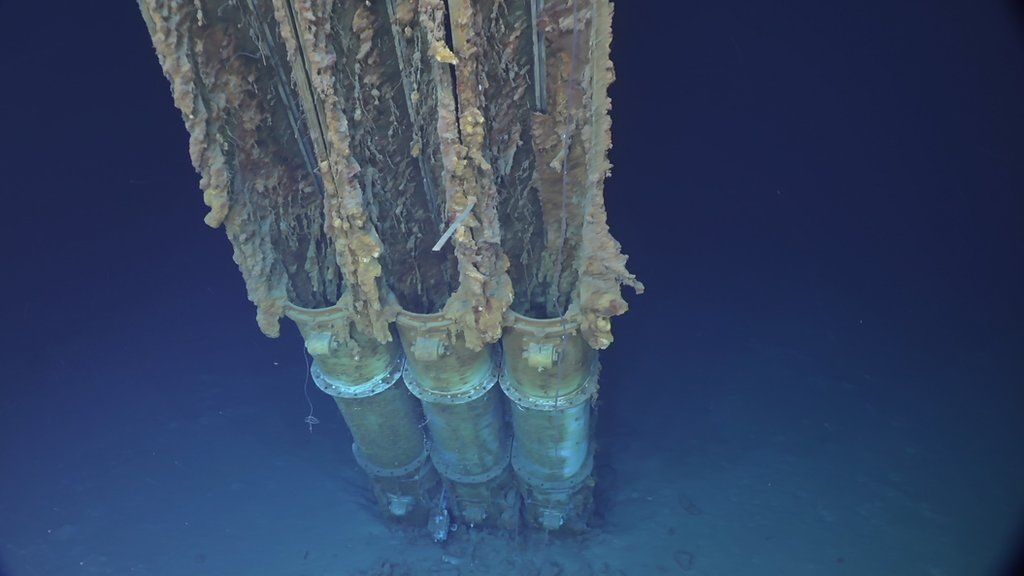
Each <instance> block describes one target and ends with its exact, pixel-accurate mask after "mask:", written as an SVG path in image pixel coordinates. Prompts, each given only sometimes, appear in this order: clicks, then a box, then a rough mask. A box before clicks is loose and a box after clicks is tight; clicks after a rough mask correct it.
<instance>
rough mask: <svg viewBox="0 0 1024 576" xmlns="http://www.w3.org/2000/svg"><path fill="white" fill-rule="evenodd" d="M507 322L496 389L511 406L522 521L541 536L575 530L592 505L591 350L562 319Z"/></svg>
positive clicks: (594, 383) (594, 365)
mask: <svg viewBox="0 0 1024 576" xmlns="http://www.w3.org/2000/svg"><path fill="white" fill-rule="evenodd" d="M510 316H511V321H510V322H509V323H508V327H507V328H506V329H505V333H504V336H503V337H502V349H503V352H504V370H503V372H502V374H501V388H502V390H504V391H505V394H506V395H507V396H508V397H509V399H510V400H511V401H512V410H511V412H512V427H513V429H514V431H515V440H514V442H513V446H512V467H513V469H514V470H515V472H516V476H517V477H518V478H519V481H520V483H521V484H522V489H523V492H524V495H525V497H526V498H525V499H526V516H527V519H528V521H530V522H531V523H533V524H535V525H539V526H541V527H542V528H544V529H545V530H555V529H558V528H561V527H562V526H569V527H571V528H574V529H578V528H582V527H584V526H585V525H586V521H587V518H588V516H589V514H590V509H591V501H592V498H591V490H590V489H591V488H592V484H593V482H592V481H591V480H590V474H591V470H592V467H593V450H592V444H591V428H592V426H591V402H592V400H593V397H594V395H595V394H596V392H597V373H598V368H599V364H598V359H597V351H595V350H593V349H592V348H590V347H589V346H588V345H587V343H586V342H585V341H584V340H583V338H582V337H581V336H580V334H579V327H578V325H576V324H574V323H571V322H569V321H567V320H565V319H563V318H553V319H533V318H527V317H525V316H521V315H518V314H514V313H511V314H510Z"/></svg>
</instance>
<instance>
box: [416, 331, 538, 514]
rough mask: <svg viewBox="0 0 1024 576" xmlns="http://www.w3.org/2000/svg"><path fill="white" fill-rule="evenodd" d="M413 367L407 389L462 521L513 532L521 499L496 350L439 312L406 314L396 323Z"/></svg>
mask: <svg viewBox="0 0 1024 576" xmlns="http://www.w3.org/2000/svg"><path fill="white" fill-rule="evenodd" d="M396 325H397V326H398V332H399V335H400V337H401V341H402V347H403V348H404V349H405V352H406V356H407V363H406V367H405V372H404V379H405V384H406V386H407V387H408V388H409V391H410V392H412V394H413V395H415V396H416V397H417V398H419V399H420V400H421V401H422V402H423V412H424V413H425V414H426V417H427V428H428V429H429V431H430V436H431V438H432V447H431V453H430V458H431V460H432V461H433V463H434V467H435V468H436V469H437V471H438V473H440V475H441V476H442V477H443V478H444V479H445V481H446V483H447V484H448V486H449V490H450V494H451V495H452V500H451V501H452V505H453V512H454V513H455V516H456V518H458V519H459V520H460V521H462V522H464V523H467V524H470V525H480V524H487V525H492V526H500V527H503V528H507V529H514V528H515V527H516V525H517V523H518V520H519V497H518V493H517V492H516V489H515V485H514V482H513V481H512V476H511V472H510V470H509V466H508V464H509V453H510V450H511V443H512V441H511V434H510V433H509V430H508V426H507V425H506V423H505V418H504V414H503V410H502V404H503V400H502V397H501V392H500V391H499V390H498V387H497V386H495V384H496V383H497V381H498V365H499V355H498V354H497V353H496V352H495V350H494V347H493V346H484V347H483V348H481V349H479V350H472V349H470V348H468V347H467V346H466V343H465V340H464V339H463V338H461V337H459V336H457V335H455V334H454V330H453V329H452V328H453V326H452V322H451V321H450V320H446V319H445V318H444V317H443V316H442V315H441V314H414V313H411V312H405V311H402V312H400V313H399V314H398V318H397V321H396Z"/></svg>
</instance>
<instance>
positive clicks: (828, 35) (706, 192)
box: [0, 0, 1024, 576]
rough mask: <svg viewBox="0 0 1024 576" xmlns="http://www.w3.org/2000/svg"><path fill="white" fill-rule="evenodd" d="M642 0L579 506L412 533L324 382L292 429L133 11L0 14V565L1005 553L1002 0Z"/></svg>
mask: <svg viewBox="0 0 1024 576" xmlns="http://www.w3.org/2000/svg"><path fill="white" fill-rule="evenodd" d="M648 4H651V5H648ZM652 6H653V4H652V3H643V4H642V3H630V2H625V1H624V0H620V2H618V3H617V12H618V13H617V18H616V24H615V34H616V36H615V42H614V46H613V47H614V52H613V57H614V58H615V61H616V66H617V73H618V81H617V83H616V84H615V85H614V86H613V92H612V96H613V98H614V106H615V108H614V123H615V128H614V142H615V144H614V150H613V153H612V159H613V162H614V164H615V169H614V174H613V177H612V179H611V180H609V182H608V185H607V201H608V205H609V213H610V221H611V225H612V231H613V233H614V234H615V235H616V236H617V237H618V239H619V240H620V241H621V242H622V244H623V246H624V250H625V251H626V252H627V253H629V254H630V255H631V259H630V265H631V269H632V271H633V272H635V273H636V274H637V275H638V276H639V277H640V278H641V279H642V280H643V281H644V282H645V283H646V285H647V293H646V294H644V295H643V296H639V297H631V298H629V300H630V302H631V306H632V309H631V311H630V312H629V313H628V314H627V315H625V316H624V317H622V318H620V319H617V320H616V321H615V335H616V342H615V343H614V344H613V346H612V347H611V348H610V349H609V350H608V351H607V352H606V353H604V354H603V355H602V359H603V366H604V369H603V372H602V389H601V396H600V398H601V403H600V406H599V423H598V445H599V453H598V458H599V469H598V474H599V476H598V477H599V481H600V482H601V484H600V485H601V489H600V492H599V504H600V508H599V510H598V514H597V517H596V518H595V522H596V523H597V525H598V526H597V528H596V529H595V530H594V531H593V533H592V534H591V535H589V536H588V537H586V538H583V539H579V540H573V541H559V540H557V539H555V540H551V541H540V540H539V539H534V540H532V541H528V542H520V543H504V544H503V543H501V542H495V541H489V540H486V539H483V540H481V541H479V542H478V541H470V539H469V536H468V535H464V536H463V537H460V538H459V539H456V541H454V542H452V543H450V544H449V547H448V548H442V547H439V546H438V545H435V544H432V543H430V542H429V541H428V539H426V538H422V539H417V538H415V537H413V536H411V535H409V534H406V533H401V532H396V531H394V530H391V529H390V528H389V527H388V525H387V524H386V523H384V522H382V521H381V520H380V519H379V518H378V516H377V514H376V512H375V511H374V510H373V509H372V505H369V504H368V503H367V490H366V481H365V480H364V478H363V476H362V473H361V472H360V471H359V469H358V468H357V466H356V465H355V463H354V461H353V458H352V455H351V452H350V451H349V446H350V444H351V438H350V436H348V432H347V431H346V430H345V428H344V425H343V423H342V422H341V419H340V417H339V416H338V414H337V411H336V410H335V409H334V407H333V406H332V404H331V402H330V400H329V399H328V398H327V397H326V396H324V395H322V394H319V393H316V394H314V395H313V400H314V408H315V410H316V414H317V416H318V417H319V419H320V421H321V424H319V425H318V426H316V427H315V428H314V430H313V432H312V433H310V432H309V430H308V429H307V426H306V424H305V423H304V421H303V418H304V417H305V416H306V415H307V407H306V400H305V398H304V396H303V391H302V385H303V371H304V364H303V358H302V356H301V355H302V345H301V341H300V339H299V337H298V334H297V332H296V331H295V330H294V328H293V327H291V326H290V325H289V326H287V327H286V329H285V330H284V332H283V334H282V337H281V338H280V339H278V340H268V339H266V338H264V337H263V336H262V335H260V333H259V332H258V330H257V327H256V324H255V322H254V310H253V309H252V307H251V306H250V305H249V303H248V302H247V300H246V299H245V295H244V289H243V286H242V281H241V277H240V275H239V274H238V272H237V269H236V268H235V267H234V265H233V263H232V262H231V252H230V247H229V245H228V243H227V241H226V239H225V238H224V235H223V232H222V231H220V230H210V229H208V228H206V227H205V225H203V223H202V215H203V213H204V207H203V205H202V202H201V193H200V192H199V191H198V188H197V178H196V177H195V175H194V173H193V171H192V168H191V165H190V163H189V160H188V157H187V135H186V133H185V131H184V128H183V126H182V125H181V121H180V117H179V115H178V112H177V111H176V110H174V109H173V107H172V102H171V99H170V95H169V90H168V87H167V84H166V81H165V80H164V78H163V76H162V74H161V73H160V69H159V67H158V65H157V63H156V59H155V56H154V54H153V51H152V49H151V47H150V44H149V39H148V37H147V35H146V31H145V27H144V25H143V23H142V21H141V18H140V17H139V15H138V13H137V8H136V7H135V6H134V4H127V3H126V5H121V6H119V5H115V4H114V3H110V4H109V5H106V4H104V5H103V6H91V5H88V3H85V4H82V5H73V6H66V7H62V8H55V7H52V6H44V5H38V6H37V5H31V4H28V3H26V4H21V5H15V4H12V3H3V4H0V77H2V78H3V79H4V81H3V90H2V91H0V104H2V105H0V118H2V124H0V125H2V126H3V127H4V134H5V137H4V145H3V153H2V154H0V166H3V176H2V178H0V182H2V185H0V190H2V192H3V198H4V205H5V208H6V215H7V217H6V218H4V223H3V226H0V250H2V254H3V257H2V261H0V262H2V265H3V273H2V278H3V282H2V286H3V288H2V290H3V293H2V294H3V297H2V298H0V302H2V304H0V307H2V308H0V310H2V312H0V318H3V320H4V330H3V331H2V332H0V350H2V352H0V574H3V575H4V576H33V575H47V576H49V575H55V576H56V575H65V574H117V575H121V574H153V575H178V574H217V575H226V574H245V575H250V574H268V575H278V574H281V575H303V574H304V575H339V574H383V573H388V572H386V570H388V569H390V570H392V572H391V573H394V574H405V573H410V574H459V573H465V574H475V573H487V572H481V570H490V573H503V572H502V571H504V573H517V574H555V573H558V572H556V571H555V570H556V568H554V567H555V566H560V567H561V568H560V569H562V570H563V573H565V574H628V575H631V576H632V575H645V574H682V573H686V574H695V575H715V576H722V575H748V574H749V575H763V574H780V575H802V574H808V575H823V574H837V575H888V574H892V575H918V574H920V575H927V576H960V575H975V574H978V575H987V574H1002V573H1009V572H1011V571H1012V570H1013V568H1012V567H1011V563H1012V557H1013V552H1014V550H1015V548H1016V545H1017V544H1019V542H1020V539H1021V529H1022V525H1021V519H1022V512H1024V450H1022V448H1021V446H1022V440H1024V386H1022V383H1024V354H1022V353H1021V351H1022V350H1024V306H1022V298H1021V294H1024V106H1021V102H1024V28H1022V24H1021V22H1022V20H1021V14H1020V12H1019V11H1015V10H1014V8H1015V6H1014V5H1013V4H1010V3H1003V2H994V1H977V2H954V1H935V2H912V1H897V2H880V1H870V2H862V3H852V2H851V3H834V2H833V3H820V2H810V1H804V0H800V1H795V2H789V3H785V5H779V3H744V2H736V1H727V0H723V1H718V2H710V1H698V2H689V1H687V2H682V1H680V2H673V3H671V4H670V5H669V4H666V5H665V6H661V7H657V8H655V7H652ZM666 6H667V7H666ZM443 556H444V558H443ZM687 558H689V561H688V563H687V560H686V559H687ZM388 563H390V565H391V567H390V568H386V567H385V568H382V566H387V565H388ZM488 567H491V568H488ZM403 570H406V571H405V572H403ZM474 570H476V571H475V572H474Z"/></svg>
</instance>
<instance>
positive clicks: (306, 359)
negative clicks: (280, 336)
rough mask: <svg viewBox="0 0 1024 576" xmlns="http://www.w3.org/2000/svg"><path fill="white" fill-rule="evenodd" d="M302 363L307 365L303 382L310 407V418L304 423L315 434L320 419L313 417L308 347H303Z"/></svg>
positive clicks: (303, 390) (307, 417) (303, 389)
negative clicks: (315, 426) (314, 427)
mask: <svg viewBox="0 0 1024 576" xmlns="http://www.w3.org/2000/svg"><path fill="white" fill-rule="evenodd" d="M302 361H303V362H304V363H305V364H306V379H305V380H304V381H303V382H302V393H303V394H304V395H305V396H306V404H307V405H308V406H309V416H306V418H305V419H303V422H305V423H306V424H309V433H310V434H312V433H313V424H319V423H320V419H319V418H317V417H316V416H313V401H312V400H310V398H309V357H308V356H306V347H305V346H303V347H302Z"/></svg>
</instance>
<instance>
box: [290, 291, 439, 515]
mask: <svg viewBox="0 0 1024 576" xmlns="http://www.w3.org/2000/svg"><path fill="white" fill-rule="evenodd" d="M286 313H287V315H288V317H289V318H291V319H292V320H293V321H295V323H296V325H298V327H299V331H300V332H302V336H303V338H304V339H305V341H306V348H307V350H308V351H309V352H310V355H311V356H313V366H312V369H311V373H312V377H313V381H314V382H315V383H316V385H317V386H318V387H319V388H320V389H321V390H323V391H324V392H326V393H327V394H330V395H331V396H333V397H334V400H335V403H336V404H337V405H338V409H339V410H340V411H341V414H342V417H343V418H344V420H345V423H346V424H347V425H348V428H349V430H350V431H351V432H352V438H353V440H354V443H353V446H352V451H353V453H354V454H355V457H356V461H357V462H358V463H359V465H360V466H361V467H362V468H363V469H364V470H365V471H366V472H367V474H369V475H370V477H371V479H372V481H373V487H374V493H375V494H376V496H377V499H378V501H379V503H380V505H381V507H382V508H383V509H384V510H385V511H386V512H387V513H388V514H390V515H392V516H395V517H399V518H425V517H426V515H427V513H428V512H429V509H430V507H431V506H432V503H431V499H432V491H433V487H434V485H436V483H437V476H436V473H435V471H434V470H433V467H432V466H431V464H430V462H429V461H428V452H429V451H428V444H427V441H426V437H425V435H424V432H423V430H422V421H423V416H422V412H421V410H420V407H419V405H418V403H417V402H416V399H415V398H413V397H412V396H411V395H410V394H409V391H408V390H406V389H405V387H404V386H402V384H401V382H399V379H400V378H401V374H402V369H403V367H404V365H405V361H404V357H403V356H402V353H401V350H400V349H399V347H398V345H397V343H395V342H394V341H392V342H387V343H381V342H378V341H377V340H375V339H373V338H371V337H369V336H366V335H364V334H362V333H361V332H359V331H357V330H355V329H354V328H352V327H351V326H350V324H349V322H348V318H347V316H346V315H345V314H344V313H343V312H341V311H339V310H336V309H334V308H324V309H319V310H309V309H302V308H297V307H294V306H292V307H289V309H288V310H287V312H286Z"/></svg>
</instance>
